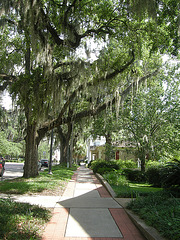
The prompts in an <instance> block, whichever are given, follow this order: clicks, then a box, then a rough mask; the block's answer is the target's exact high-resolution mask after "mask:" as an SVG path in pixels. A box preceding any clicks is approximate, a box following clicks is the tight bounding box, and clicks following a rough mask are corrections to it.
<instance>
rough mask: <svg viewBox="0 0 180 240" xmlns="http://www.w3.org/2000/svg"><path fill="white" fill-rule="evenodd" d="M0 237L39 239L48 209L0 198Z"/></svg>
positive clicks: (9, 239)
mask: <svg viewBox="0 0 180 240" xmlns="http://www.w3.org/2000/svg"><path fill="white" fill-rule="evenodd" d="M0 209H1V211H0V229H1V231H0V239H7V240H12V239H19V240H26V239H41V235H42V225H43V224H45V223H46V222H47V221H48V220H49V219H50V211H49V210H47V209H44V208H40V207H38V206H35V205H34V206H33V205H30V204H28V203H18V202H14V201H13V200H11V199H2V198H1V199H0Z"/></svg>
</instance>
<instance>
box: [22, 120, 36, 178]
mask: <svg viewBox="0 0 180 240" xmlns="http://www.w3.org/2000/svg"><path fill="white" fill-rule="evenodd" d="M36 135H37V131H36V123H32V124H31V125H28V126H27V136H26V138H25V141H26V152H25V164H24V177H25V178H30V177H36V176H38V144H37V141H36Z"/></svg>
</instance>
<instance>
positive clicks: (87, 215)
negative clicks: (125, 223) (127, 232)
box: [65, 208, 122, 238]
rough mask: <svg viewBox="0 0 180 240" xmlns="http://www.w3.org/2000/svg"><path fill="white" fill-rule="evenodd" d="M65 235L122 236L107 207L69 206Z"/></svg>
mask: <svg viewBox="0 0 180 240" xmlns="http://www.w3.org/2000/svg"><path fill="white" fill-rule="evenodd" d="M65 237H111V238H112V237H122V234H121V232H120V231H119V228H118V227H117V225H116V223H115V222H114V220H113V218H112V216H111V214H110V212H109V210H108V209H88V208H81V209H79V208H71V209H70V215H69V219H68V223H67V229H66V234H65Z"/></svg>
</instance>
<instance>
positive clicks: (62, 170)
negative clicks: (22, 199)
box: [0, 165, 76, 194]
mask: <svg viewBox="0 0 180 240" xmlns="http://www.w3.org/2000/svg"><path fill="white" fill-rule="evenodd" d="M74 170H76V167H73V168H66V167H63V166H60V165H56V166H53V167H52V172H53V174H52V175H50V174H48V169H45V170H44V171H43V172H40V174H39V176H38V177H36V178H29V179H25V178H23V177H22V178H17V179H13V180H6V181H2V182H0V193H5V194H34V193H41V192H43V191H45V190H48V191H53V190H55V189H56V188H57V187H60V188H61V189H62V191H63V189H64V188H65V186H66V183H67V182H68V181H69V180H70V179H71V177H72V175H73V174H74Z"/></svg>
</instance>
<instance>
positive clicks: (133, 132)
mask: <svg viewBox="0 0 180 240" xmlns="http://www.w3.org/2000/svg"><path fill="white" fill-rule="evenodd" d="M170 71H171V70H170ZM162 76H163V75H162ZM162 76H161V75H158V77H157V79H160V78H161V77H162ZM170 76H171V77H172V72H171V73H170ZM173 77H174V79H175V82H176V77H178V75H174V76H173ZM157 79H156V80H157ZM164 79H166V74H165V73H164ZM168 81H169V82H168ZM167 82H168V85H170V86H171V87H172V88H170V86H169V87H168V88H167V89H166V90H165V88H164V86H163V84H162V82H161V81H156V82H155V85H153V84H152V85H151V86H147V88H146V89H141V88H139V90H138V92H137V94H136V95H133V94H132V96H131V97H129V98H128V99H126V101H125V103H124V105H123V109H122V111H121V118H122V119H121V126H122V128H123V129H124V136H125V137H126V139H127V141H130V142H133V144H135V146H136V149H137V157H138V158H139V159H140V160H141V170H142V171H145V163H146V159H155V160H158V159H160V157H162V156H163V155H167V156H168V154H171V153H172V152H173V151H174V150H177V149H178V144H177V143H178V142H179V135H178V130H177V129H175V126H177V119H179V114H178V111H177V110H178V109H179V100H178V99H177V95H178V94H179V93H178V92H177V91H178V89H179V86H178V84H174V83H172V79H171V80H167V79H166V83H167ZM172 84H174V85H172ZM175 86H176V87H175ZM173 92H175V93H176V94H174V93H173ZM171 115H173V119H172V117H171Z"/></svg>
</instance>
